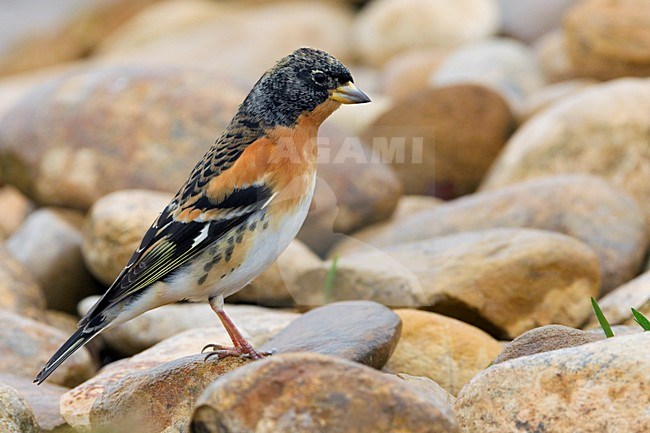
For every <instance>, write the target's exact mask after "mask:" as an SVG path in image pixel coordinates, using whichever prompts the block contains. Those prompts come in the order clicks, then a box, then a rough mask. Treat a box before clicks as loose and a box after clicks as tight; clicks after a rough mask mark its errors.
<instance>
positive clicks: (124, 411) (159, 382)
mask: <svg viewBox="0 0 650 433" xmlns="http://www.w3.org/2000/svg"><path fill="white" fill-rule="evenodd" d="M332 317H336V321H334V322H333V321H332ZM136 320H137V319H136ZM233 320H236V319H233ZM244 323H245V321H242V322H241V324H242V325H243V324H244ZM400 326H401V322H400V321H399V317H398V316H397V315H396V314H394V313H393V312H391V311H390V310H389V309H388V308H386V307H384V306H382V305H379V304H375V303H372V302H363V301H358V302H347V303H341V304H332V305H328V306H326V307H322V308H321V309H317V310H312V311H311V312H309V313H307V314H305V315H304V316H302V317H301V318H300V319H298V320H296V321H294V322H292V324H290V325H289V326H288V327H287V328H286V329H285V330H284V331H281V332H280V333H279V334H278V335H277V336H276V337H275V338H272V339H271V340H269V341H267V343H265V344H263V345H260V344H259V343H260V342H259V341H255V340H253V341H252V343H253V344H255V345H256V346H257V348H258V349H259V350H262V351H264V350H269V349H271V348H273V349H276V352H275V353H277V354H278V355H273V357H276V356H279V354H282V353H286V352H293V351H308V352H315V353H319V354H330V355H337V356H339V357H341V358H344V359H348V360H351V361H354V360H356V361H359V362H362V363H367V364H369V365H373V366H376V367H377V368H381V367H383V365H384V364H385V362H386V360H387V359H388V357H389V356H390V354H391V352H392V350H393V348H394V346H395V344H396V343H397V339H398V338H399V330H400ZM208 338H209V339H208ZM206 339H207V342H208V343H209V342H212V343H214V342H216V343H218V344H225V345H230V344H231V343H230V342H229V339H228V337H227V336H226V334H225V332H220V331H219V330H218V329H215V328H212V329H208V328H203V329H194V330H190V331H186V332H185V333H184V334H178V335H176V336H174V337H171V338H169V339H167V340H164V341H162V342H161V343H159V344H157V345H156V346H153V347H151V348H150V349H147V350H146V351H144V352H141V353H139V354H137V355H135V356H133V357H132V358H128V359H125V360H121V361H118V362H116V363H113V364H109V365H108V366H106V367H104V369H103V370H102V371H100V373H99V374H98V375H96V376H95V377H93V378H92V379H90V380H89V381H87V382H85V383H83V384H81V385H80V386H78V387H76V388H73V389H72V390H70V391H69V392H67V393H66V394H64V395H63V397H62V399H61V414H62V416H63V418H64V419H65V420H66V421H67V422H68V423H69V424H70V425H71V426H72V427H73V428H74V429H75V430H77V431H79V432H81V433H86V432H90V431H92V432H93V433H94V432H104V431H110V432H114V431H120V429H123V428H124V426H129V425H130V426H139V428H141V429H142V430H143V431H147V432H149V431H168V430H165V429H172V430H171V431H173V429H174V428H176V429H180V431H186V430H183V429H182V427H181V426H183V425H185V426H186V425H187V424H188V422H189V419H190V417H191V414H192V409H193V407H194V402H195V401H196V399H197V397H198V395H199V394H200V393H201V392H202V391H203V389H205V388H206V387H207V386H208V385H209V384H210V383H211V382H213V381H214V380H215V379H216V378H217V377H218V376H220V375H222V374H224V373H226V372H227V371H230V370H233V369H235V368H237V367H240V366H242V365H244V364H246V363H248V362H250V361H248V360H246V359H242V358H226V359H222V360H216V359H212V360H211V361H208V362H204V358H205V355H201V354H197V352H198V351H199V350H200V349H201V347H203V345H205V344H207V343H206ZM189 353H191V355H189ZM256 362H259V361H256Z"/></svg>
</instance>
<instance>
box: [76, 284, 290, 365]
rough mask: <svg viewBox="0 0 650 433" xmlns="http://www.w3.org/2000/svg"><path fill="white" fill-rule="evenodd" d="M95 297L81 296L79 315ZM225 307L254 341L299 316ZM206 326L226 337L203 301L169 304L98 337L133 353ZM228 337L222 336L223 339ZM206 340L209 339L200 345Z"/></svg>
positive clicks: (276, 311) (234, 320)
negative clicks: (199, 302)
mask: <svg viewBox="0 0 650 433" xmlns="http://www.w3.org/2000/svg"><path fill="white" fill-rule="evenodd" d="M98 299H99V298H98V297H96V296H93V297H90V298H87V299H84V300H83V301H82V302H81V303H80V305H79V313H80V315H82V316H83V315H84V314H85V313H86V312H87V311H88V310H89V309H90V307H91V306H92V305H93V304H94V303H95V302H96V301H97V300H98ZM225 310H226V312H227V313H228V316H229V317H230V318H231V319H232V320H233V322H235V324H236V325H237V326H238V328H239V330H240V331H241V332H242V333H243V334H244V336H246V337H248V336H255V337H256V338H257V342H258V343H260V342H263V341H265V340H267V339H268V338H269V337H271V336H272V335H275V334H276V333H277V332H278V331H280V330H282V329H284V328H285V327H286V326H287V325H288V324H289V323H291V322H292V321H293V320H295V319H297V318H298V317H300V314H298V313H293V312H289V311H282V310H272V309H269V308H262V307H256V306H252V305H231V304H227V305H226V307H225ZM206 327H212V328H219V330H218V331H217V330H215V331H214V332H215V333H219V334H223V336H224V337H227V334H226V333H225V330H222V329H221V323H220V322H219V319H218V317H217V315H216V314H215V313H214V311H212V309H211V308H210V306H209V305H208V304H207V303H205V304H203V303H201V304H191V303H184V304H169V305H164V306H162V307H159V308H156V309H154V310H151V311H147V312H146V313H144V314H141V315H140V316H138V317H136V318H135V319H132V320H130V321H129V322H127V323H123V324H121V325H120V326H117V327H115V328H110V329H107V330H106V331H104V332H102V337H103V338H104V340H105V341H106V343H107V344H108V345H109V346H110V347H111V348H113V349H114V350H116V351H118V352H119V353H121V354H124V355H134V354H136V353H140V352H142V351H143V350H145V349H148V348H150V347H152V346H154V345H156V344H158V343H160V342H161V341H163V340H166V339H168V338H169V337H172V336H174V335H176V334H180V333H182V332H184V331H187V330H190V329H195V328H206ZM222 331H223V332H222ZM228 341H229V340H228V339H227V338H226V342H228ZM208 343H210V341H208V342H206V343H204V344H203V345H202V346H201V347H203V346H204V345H205V344H208ZM201 347H198V345H197V347H196V348H195V351H196V350H198V349H200V348H201Z"/></svg>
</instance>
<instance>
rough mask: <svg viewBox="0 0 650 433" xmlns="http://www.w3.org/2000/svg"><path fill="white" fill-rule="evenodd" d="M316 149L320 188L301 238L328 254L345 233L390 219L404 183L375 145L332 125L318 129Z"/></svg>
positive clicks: (317, 184)
mask: <svg viewBox="0 0 650 433" xmlns="http://www.w3.org/2000/svg"><path fill="white" fill-rule="evenodd" d="M318 147H319V150H318V159H317V172H316V173H317V181H316V189H315V191H314V196H313V198H312V202H311V207H310V212H309V214H308V215H307V218H306V220H305V223H304V224H303V226H302V228H301V229H300V232H299V233H298V238H299V239H300V240H301V241H302V242H303V243H305V244H306V245H307V246H308V247H309V248H311V249H312V250H313V251H314V252H315V253H316V254H319V255H324V253H325V252H326V251H327V249H328V248H329V247H330V246H331V245H332V244H334V242H336V240H338V239H339V237H340V236H341V233H350V232H352V231H354V230H357V229H359V228H361V227H364V226H366V225H369V224H372V223H374V222H377V221H381V220H383V219H386V218H388V217H390V215H391V214H392V213H393V211H394V210H395V206H397V201H398V200H399V197H400V196H401V194H402V185H401V183H400V179H399V178H398V176H396V175H395V173H394V172H393V170H391V167H390V166H389V163H390V161H384V160H382V158H381V154H379V153H378V152H376V150H375V149H374V147H373V146H372V144H371V142H368V143H366V142H364V140H362V139H360V138H359V137H356V136H353V135H351V134H349V133H347V132H346V131H344V130H342V129H341V128H339V127H337V126H335V125H334V124H331V123H325V124H323V126H322V127H321V128H320V131H319V138H318Z"/></svg>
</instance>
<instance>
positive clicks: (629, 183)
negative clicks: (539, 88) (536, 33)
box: [481, 78, 650, 221]
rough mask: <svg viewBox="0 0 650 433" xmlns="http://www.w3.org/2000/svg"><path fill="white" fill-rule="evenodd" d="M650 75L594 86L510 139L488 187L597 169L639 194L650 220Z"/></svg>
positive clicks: (493, 170)
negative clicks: (645, 77)
mask: <svg viewBox="0 0 650 433" xmlns="http://www.w3.org/2000/svg"><path fill="white" fill-rule="evenodd" d="M649 128H650V79H640V78H636V79H635V78H626V79H620V80H614V81H610V82H607V83H603V84H598V85H594V86H592V87H591V88H589V89H586V90H585V91H583V92H580V93H578V94H577V95H575V96H574V97H571V98H567V99H565V100H564V101H561V102H559V103H558V104H555V105H553V106H552V107H550V108H549V109H548V110H545V111H543V112H542V113H540V114H539V115H537V116H535V117H533V118H532V119H530V120H529V121H528V122H526V124H525V125H523V126H522V127H521V128H519V129H518V130H517V132H516V133H515V134H514V135H513V136H512V137H511V138H510V140H508V143H507V144H506V146H505V148H504V149H503V152H502V153H501V154H500V155H499V157H498V158H497V160H496V161H495V162H494V164H493V165H492V167H491V168H490V172H489V173H488V175H487V176H486V178H485V180H484V182H483V184H482V186H481V187H482V188H483V189H494V188H499V187H503V186H504V185H508V184H511V183H515V182H521V181H524V180H527V179H531V178H535V177H540V176H549V175H553V174H562V173H587V174H589V173H594V174H598V175H599V176H602V177H604V178H606V179H608V180H610V181H611V182H612V183H613V184H615V185H618V186H620V187H622V188H623V189H624V190H626V191H627V192H628V193H629V194H630V195H632V196H633V197H634V198H636V199H637V200H638V202H639V204H640V205H641V206H642V208H643V210H644V211H645V214H646V218H647V220H648V221H650V179H649V178H648V174H647V173H648V172H650V153H648V152H647V149H648V139H649V138H650V135H649V134H648V129H649Z"/></svg>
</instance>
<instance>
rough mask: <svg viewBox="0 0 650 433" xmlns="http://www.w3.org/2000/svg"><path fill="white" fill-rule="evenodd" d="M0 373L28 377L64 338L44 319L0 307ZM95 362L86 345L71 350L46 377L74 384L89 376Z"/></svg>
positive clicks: (31, 376) (61, 382) (60, 383)
mask: <svg viewBox="0 0 650 433" xmlns="http://www.w3.org/2000/svg"><path fill="white" fill-rule="evenodd" d="M0 329H2V333H0V352H1V353H2V356H1V357H0V373H10V374H15V375H19V376H22V377H26V378H28V379H30V380H32V379H33V378H34V377H35V376H36V374H37V373H38V372H39V371H40V370H41V368H42V367H43V366H44V365H45V363H46V362H47V361H48V360H49V359H50V357H51V356H52V355H53V354H54V352H55V351H56V350H57V349H58V348H59V347H60V346H61V345H62V344H63V343H64V342H65V341H66V340H67V339H68V335H67V334H63V333H62V332H61V331H59V330H58V329H55V328H52V327H51V326H48V325H46V324H44V323H41V322H37V321H35V320H31V319H28V318H26V317H22V316H19V315H17V314H14V313H12V312H10V311H7V310H3V311H0ZM94 372H95V366H94V363H93V360H92V359H91V357H90V355H89V353H88V351H87V350H86V349H81V350H79V351H77V352H76V353H75V354H73V355H72V356H71V357H70V358H68V360H67V361H66V362H65V363H64V364H62V365H61V366H60V367H59V368H58V369H57V370H56V371H55V372H54V373H52V375H51V376H50V378H49V379H48V382H49V383H53V384H56V385H63V386H69V387H70V386H76V385H78V384H80V383H81V382H83V381H85V380H86V379H88V378H90V377H92V375H93V374H94Z"/></svg>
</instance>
